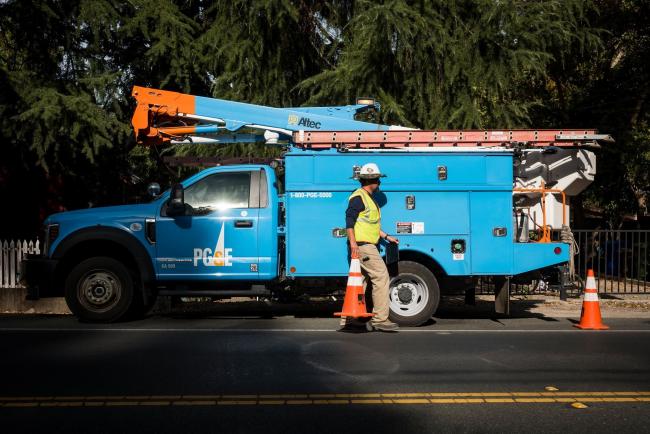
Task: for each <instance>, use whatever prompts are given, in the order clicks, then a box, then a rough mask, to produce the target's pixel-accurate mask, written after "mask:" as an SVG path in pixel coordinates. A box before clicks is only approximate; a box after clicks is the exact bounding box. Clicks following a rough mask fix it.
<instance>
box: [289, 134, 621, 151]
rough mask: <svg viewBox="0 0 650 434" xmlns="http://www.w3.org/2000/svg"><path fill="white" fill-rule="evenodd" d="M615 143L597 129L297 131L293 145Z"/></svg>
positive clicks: (405, 148)
mask: <svg viewBox="0 0 650 434" xmlns="http://www.w3.org/2000/svg"><path fill="white" fill-rule="evenodd" d="M601 141H602V142H613V139H612V137H611V136H609V135H607V134H597V132H596V130H485V131H479V130H471V131H462V130H456V131H437V130H432V131H426V130H389V131H297V132H294V133H293V143H294V145H295V146H297V147H301V148H306V149H326V148H337V149H340V150H353V149H374V150H377V149H386V150H390V149H399V150H400V151H408V150H413V151H414V152H426V151H430V150H431V151H436V150H437V151H443V150H461V149H457V148H462V150H463V151H467V150H471V148H482V149H485V148H495V147H500V148H519V149H528V148H544V147H558V148H570V147H594V148H597V147H599V146H600V145H599V144H598V142H601Z"/></svg>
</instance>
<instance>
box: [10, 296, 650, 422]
mask: <svg viewBox="0 0 650 434" xmlns="http://www.w3.org/2000/svg"><path fill="white" fill-rule="evenodd" d="M285 313H286V312H285V311H284V308H280V309H279V310H274V308H266V309H263V312H262V313H261V314H260V313H259V312H258V313H256V312H252V313H251V311H250V310H249V311H247V312H242V311H241V309H239V308H236V307H234V306H233V307H229V306H225V307H220V308H219V310H218V311H215V312H212V313H205V312H204V313H202V314H180V313H177V314H172V315H158V316H152V317H150V318H148V319H145V320H142V321H137V322H130V323H120V324H112V325H108V326H107V325H89V324H80V323H78V322H77V321H76V320H75V319H74V318H71V317H65V316H51V317H47V316H23V317H21V316H0V348H2V356H1V357H0V372H2V377H1V383H0V430H1V431H2V432H7V433H9V432H30V433H33V432H48V433H52V432H66V433H71V432H106V433H116V432H134V431H137V432H156V433H159V432H182V433H188V432H224V433H238V432H264V433H268V432H283V433H284V432H297V433H319V432H323V433H325V432H328V433H329V432H354V433H359V432H364V431H368V432H402V433H408V432H413V433H421V432H519V431H523V430H527V431H532V432H590V433H593V432H612V431H618V432H648V431H649V430H650V318H633V319H625V318H615V319H611V320H608V324H609V325H610V326H611V327H612V330H610V331H604V332H589V331H581V330H578V329H575V328H573V327H572V324H573V322H572V319H571V318H553V317H548V316H541V317H540V316H530V315H529V316H527V315H519V316H518V317H516V318H498V317H494V316H492V315H467V316H468V317H463V315H459V314H457V313H454V314H450V313H449V312H445V311H444V310H443V311H442V312H441V313H440V315H439V317H437V318H436V320H435V322H432V323H431V324H429V325H427V326H425V327H421V328H417V329H404V330H403V331H401V332H400V333H396V334H387V333H377V332H375V333H363V332H360V333H342V332H337V331H336V329H337V328H338V320H337V319H334V318H330V317H329V314H330V312H329V311H328V310H327V309H326V310H325V311H322V310H314V311H310V310H309V309H307V310H306V311H305V310H303V311H302V312H301V313H300V314H299V317H297V318H296V317H292V316H285ZM577 403H580V404H584V405H585V406H586V408H574V407H573V406H572V405H578V404H577Z"/></svg>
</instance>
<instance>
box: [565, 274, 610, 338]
mask: <svg viewBox="0 0 650 434" xmlns="http://www.w3.org/2000/svg"><path fill="white" fill-rule="evenodd" d="M574 327H578V328H579V329H585V330H607V329H608V328H609V327H608V326H606V325H605V324H603V320H602V318H601V316H600V304H599V303H598V289H596V279H595V278H594V271H593V270H589V271H588V272H587V284H586V285H585V295H584V298H583V299H582V312H581V313H580V324H574Z"/></svg>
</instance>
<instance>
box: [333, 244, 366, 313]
mask: <svg viewBox="0 0 650 434" xmlns="http://www.w3.org/2000/svg"><path fill="white" fill-rule="evenodd" d="M373 315H374V313H368V311H367V309H366V294H365V291H364V290H363V276H361V264H360V263H359V258H355V257H352V259H351V260H350V273H349V274H348V285H347V288H345V299H344V300H343V310H342V312H336V313H335V314H334V316H340V317H347V318H367V317H371V316H373Z"/></svg>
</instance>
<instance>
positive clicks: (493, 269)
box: [470, 191, 513, 274]
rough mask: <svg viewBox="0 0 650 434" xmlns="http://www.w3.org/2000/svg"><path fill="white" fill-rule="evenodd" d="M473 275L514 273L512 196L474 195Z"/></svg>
mask: <svg viewBox="0 0 650 434" xmlns="http://www.w3.org/2000/svg"><path fill="white" fill-rule="evenodd" d="M470 213H471V215H470V222H471V223H470V224H471V229H470V233H471V237H470V239H471V243H472V246H471V249H470V251H471V255H472V273H473V274H509V273H511V270H512V250H513V243H512V193H511V192H509V191H478V192H477V191H475V192H471V193H470Z"/></svg>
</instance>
